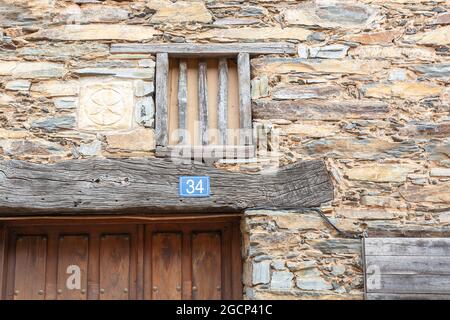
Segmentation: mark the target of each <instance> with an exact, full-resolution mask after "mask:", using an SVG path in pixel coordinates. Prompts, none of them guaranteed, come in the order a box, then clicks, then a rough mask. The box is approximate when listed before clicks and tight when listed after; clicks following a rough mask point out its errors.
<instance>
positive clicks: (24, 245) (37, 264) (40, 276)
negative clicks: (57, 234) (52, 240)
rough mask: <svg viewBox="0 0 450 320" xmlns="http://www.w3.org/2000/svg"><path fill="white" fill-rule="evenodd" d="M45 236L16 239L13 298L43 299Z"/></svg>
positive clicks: (45, 254) (45, 256)
mask: <svg viewBox="0 0 450 320" xmlns="http://www.w3.org/2000/svg"><path fill="white" fill-rule="evenodd" d="M46 259H47V238H46V237H44V236H20V237H18V238H17V241H16V263H15V270H14V275H15V277H14V300H44V298H45V266H46Z"/></svg>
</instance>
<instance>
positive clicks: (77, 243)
mask: <svg viewBox="0 0 450 320" xmlns="http://www.w3.org/2000/svg"><path fill="white" fill-rule="evenodd" d="M58 240H59V248H58V259H57V261H58V285H57V287H58V289H57V293H58V294H57V299H58V300H86V299H87V293H86V292H87V291H86V289H87V275H88V274H87V270H88V269H87V267H88V245H89V240H88V235H61V236H60V237H59V239H58ZM55 260H56V259H55ZM74 266H77V267H79V268H80V280H81V281H80V284H81V287H80V288H76V287H75V286H74V287H71V288H68V287H67V280H68V278H69V277H70V276H71V275H72V274H74V273H73V272H75V270H74V269H73V268H74ZM68 272H69V273H68ZM70 272H72V273H70ZM70 284H71V285H75V284H76V283H73V282H70Z"/></svg>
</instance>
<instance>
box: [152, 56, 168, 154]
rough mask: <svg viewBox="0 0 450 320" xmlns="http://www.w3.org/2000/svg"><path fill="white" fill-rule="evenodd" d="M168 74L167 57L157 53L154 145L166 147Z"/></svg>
mask: <svg viewBox="0 0 450 320" xmlns="http://www.w3.org/2000/svg"><path fill="white" fill-rule="evenodd" d="M168 74H169V56H168V54H167V53H158V54H157V55H156V97H155V107H156V125H155V129H156V145H158V146H167V143H168V140H169V137H168V131H167V127H168V123H167V113H168V101H167V100H168V83H167V79H168Z"/></svg>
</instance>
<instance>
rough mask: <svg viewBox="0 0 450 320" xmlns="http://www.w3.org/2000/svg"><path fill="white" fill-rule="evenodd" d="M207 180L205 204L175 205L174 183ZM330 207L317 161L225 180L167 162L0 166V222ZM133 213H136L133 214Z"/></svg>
mask: <svg viewBox="0 0 450 320" xmlns="http://www.w3.org/2000/svg"><path fill="white" fill-rule="evenodd" d="M189 175H191V176H192V175H199V176H209V177H210V178H211V196H210V197H208V198H196V199H192V198H180V197H179V196H178V178H179V176H189ZM332 199H333V185H332V182H331V180H330V177H329V175H328V172H327V169H326V167H325V164H324V162H323V161H321V160H312V161H301V162H297V163H294V164H292V165H289V166H286V167H284V168H280V169H279V170H277V171H274V172H270V173H269V172H267V173H266V174H244V173H236V172H228V171H226V170H222V169H217V168H213V167H210V166H206V165H201V164H185V165H183V164H179V163H177V162H172V161H170V160H169V159H145V158H136V159H124V160H115V159H89V160H71V161H67V162H60V163H57V164H53V165H48V164H33V163H28V162H23V161H16V160H11V161H1V162H0V214H2V215H11V214H18V213H28V214H33V213H35V214H39V213H42V212H45V213H46V214H56V213H61V212H72V213H77V212H79V213H81V212H84V213H89V212H94V211H95V212H97V213H106V214H111V213H120V212H123V210H124V209H127V210H129V212H131V213H132V212H139V213H143V212H152V211H154V212H158V213H168V212H172V213H176V212H178V213H179V212H190V213H195V212H205V211H204V210H205V209H208V213H213V212H225V213H227V212H239V211H241V210H243V209H246V208H254V207H262V206H264V207H285V206H297V207H298V206H303V207H315V206H319V205H320V204H321V203H324V202H327V201H330V200H332ZM133 209H134V210H133ZM144 209H145V210H144Z"/></svg>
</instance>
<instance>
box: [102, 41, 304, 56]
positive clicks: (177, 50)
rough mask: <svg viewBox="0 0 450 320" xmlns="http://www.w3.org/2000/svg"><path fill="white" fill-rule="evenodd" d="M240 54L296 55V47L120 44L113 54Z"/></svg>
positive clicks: (113, 48) (284, 45)
mask: <svg viewBox="0 0 450 320" xmlns="http://www.w3.org/2000/svg"><path fill="white" fill-rule="evenodd" d="M239 52H247V53H249V54H251V55H256V54H295V53H296V46H295V44H293V43H288V42H272V43H270V42H261V43H207V44H198V43H118V44H113V45H111V53H153V54H155V53H168V54H170V55H171V56H189V57H194V56H197V57H198V56H200V57H201V56H208V57H211V56H230V57H231V56H236V55H237V54H238V53H239Z"/></svg>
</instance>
